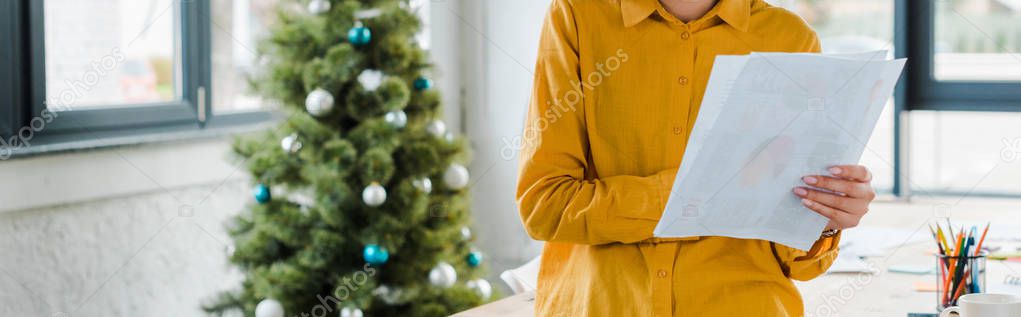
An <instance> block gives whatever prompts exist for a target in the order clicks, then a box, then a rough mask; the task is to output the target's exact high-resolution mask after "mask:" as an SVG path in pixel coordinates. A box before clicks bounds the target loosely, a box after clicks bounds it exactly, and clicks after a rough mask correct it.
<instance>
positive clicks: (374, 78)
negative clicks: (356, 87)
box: [358, 69, 383, 91]
mask: <svg viewBox="0 0 1021 317" xmlns="http://www.w3.org/2000/svg"><path fill="white" fill-rule="evenodd" d="M358 83H359V84H362V88H365V90H368V91H375V90H376V88H379V85H380V84H382V83H383V72H381V71H378V70H375V69H366V70H363V71H362V72H361V74H358Z"/></svg>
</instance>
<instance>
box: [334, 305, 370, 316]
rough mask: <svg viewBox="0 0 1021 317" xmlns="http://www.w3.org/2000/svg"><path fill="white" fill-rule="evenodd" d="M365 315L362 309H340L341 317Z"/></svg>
mask: <svg viewBox="0 0 1021 317" xmlns="http://www.w3.org/2000/svg"><path fill="white" fill-rule="evenodd" d="M363 316H365V314H363V313H362V310H361V309H358V308H357V307H344V308H342V309H340V317H363Z"/></svg>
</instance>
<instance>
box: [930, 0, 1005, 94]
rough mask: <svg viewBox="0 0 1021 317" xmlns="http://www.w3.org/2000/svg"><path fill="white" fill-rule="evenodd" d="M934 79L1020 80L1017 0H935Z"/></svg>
mask: <svg viewBox="0 0 1021 317" xmlns="http://www.w3.org/2000/svg"><path fill="white" fill-rule="evenodd" d="M935 10H936V12H935V33H936V36H935V42H933V51H934V53H935V58H934V60H933V64H934V65H933V66H934V68H933V71H934V73H933V75H934V76H935V78H936V80H961V81H1021V56H1019V55H1017V54H1016V52H1021V1H1015V0H997V1H990V0H954V1H947V0H941V1H936V8H935Z"/></svg>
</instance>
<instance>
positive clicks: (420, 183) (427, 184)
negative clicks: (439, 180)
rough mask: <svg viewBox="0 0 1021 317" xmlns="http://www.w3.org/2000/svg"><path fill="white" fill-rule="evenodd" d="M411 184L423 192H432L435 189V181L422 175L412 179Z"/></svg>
mask: <svg viewBox="0 0 1021 317" xmlns="http://www.w3.org/2000/svg"><path fill="white" fill-rule="evenodd" d="M411 186H415V189H418V190H419V191H421V192H423V193H426V194H428V193H431V192H432V191H433V181H432V180H430V179H429V178H428V177H422V178H419V179H415V180H412V181H411Z"/></svg>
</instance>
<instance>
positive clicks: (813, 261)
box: [773, 233, 840, 281]
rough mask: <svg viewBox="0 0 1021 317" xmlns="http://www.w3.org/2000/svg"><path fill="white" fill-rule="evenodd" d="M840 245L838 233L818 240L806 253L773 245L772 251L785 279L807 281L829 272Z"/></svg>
mask: <svg viewBox="0 0 1021 317" xmlns="http://www.w3.org/2000/svg"><path fill="white" fill-rule="evenodd" d="M839 244H840V233H837V234H836V235H834V236H832V237H825V238H820V239H819V240H817V241H816V242H815V244H814V245H812V248H811V249H809V250H808V251H801V250H798V249H794V248H790V247H786V246H783V245H780V244H776V243H773V251H774V253H775V254H776V256H777V260H779V262H780V264H781V266H782V267H783V270H784V274H785V275H787V277H789V278H792V279H795V280H799V281H807V280H811V279H813V278H816V277H817V276H819V275H822V274H823V273H825V272H826V270H829V268H830V265H832V264H833V261H834V260H836V259H837V252H839V250H838V248H837V246H838V245H839Z"/></svg>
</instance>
